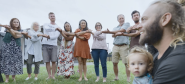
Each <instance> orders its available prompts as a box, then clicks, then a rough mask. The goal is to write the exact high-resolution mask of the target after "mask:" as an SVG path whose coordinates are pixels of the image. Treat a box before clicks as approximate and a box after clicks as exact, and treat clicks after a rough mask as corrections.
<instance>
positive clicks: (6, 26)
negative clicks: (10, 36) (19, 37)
mask: <svg viewBox="0 0 185 84" xmlns="http://www.w3.org/2000/svg"><path fill="white" fill-rule="evenodd" d="M3 27H5V28H6V29H7V30H10V29H11V27H10V26H9V25H3Z"/></svg>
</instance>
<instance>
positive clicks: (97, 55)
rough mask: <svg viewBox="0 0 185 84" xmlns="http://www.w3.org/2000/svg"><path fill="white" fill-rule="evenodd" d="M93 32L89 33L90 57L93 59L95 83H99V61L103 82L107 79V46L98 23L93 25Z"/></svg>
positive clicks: (104, 35)
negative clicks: (90, 38) (90, 35)
mask: <svg viewBox="0 0 185 84" xmlns="http://www.w3.org/2000/svg"><path fill="white" fill-rule="evenodd" d="M95 29H96V31H95V32H91V31H89V32H91V33H92V35H93V44H92V47H91V49H92V57H93V59H94V65H95V66H94V68H95V72H96V76H97V79H96V81H95V82H98V81H99V59H100V61H101V66H102V70H103V82H106V77H107V64H106V62H107V55H108V53H107V45H106V34H104V33H102V32H101V30H102V25H101V23H100V22H97V23H96V24H95Z"/></svg>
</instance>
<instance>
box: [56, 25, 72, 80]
mask: <svg viewBox="0 0 185 84" xmlns="http://www.w3.org/2000/svg"><path fill="white" fill-rule="evenodd" d="M58 30H59V32H60V33H61V34H62V41H61V46H60V48H59V55H58V68H57V74H58V75H63V76H65V78H66V79H68V78H70V76H71V75H73V74H74V73H75V72H74V70H73V68H74V59H73V38H74V36H66V35H67V34H66V33H72V28H71V25H70V24H69V23H68V22H65V24H64V30H65V31H62V30H61V29H58ZM65 34H66V35H65Z"/></svg>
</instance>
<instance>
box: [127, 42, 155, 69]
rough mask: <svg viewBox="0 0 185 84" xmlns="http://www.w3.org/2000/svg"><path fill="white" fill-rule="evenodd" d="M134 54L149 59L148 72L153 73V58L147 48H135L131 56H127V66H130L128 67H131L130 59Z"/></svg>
mask: <svg viewBox="0 0 185 84" xmlns="http://www.w3.org/2000/svg"><path fill="white" fill-rule="evenodd" d="M132 54H142V55H143V56H145V57H146V58H147V63H148V69H147V70H148V72H151V71H152V68H153V65H154V63H153V56H152V54H151V53H150V52H148V51H147V49H146V48H144V47H138V46H135V47H133V48H132V49H131V51H130V53H129V55H128V56H127V64H128V67H129V57H130V56H131V55H132Z"/></svg>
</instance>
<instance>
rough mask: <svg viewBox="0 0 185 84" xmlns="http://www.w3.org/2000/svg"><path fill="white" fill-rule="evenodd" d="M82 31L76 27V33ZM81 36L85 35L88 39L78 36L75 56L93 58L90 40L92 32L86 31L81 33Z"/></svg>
mask: <svg viewBox="0 0 185 84" xmlns="http://www.w3.org/2000/svg"><path fill="white" fill-rule="evenodd" d="M78 32H81V30H80V29H76V31H75V33H78ZM80 36H81V37H84V38H85V39H86V40H81V39H79V38H76V43H75V46H74V57H82V58H86V59H91V54H90V47H89V43H88V40H89V39H90V37H91V34H90V33H85V34H83V35H80Z"/></svg>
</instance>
